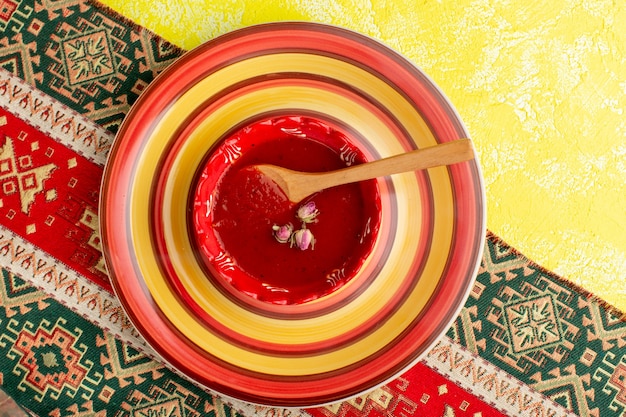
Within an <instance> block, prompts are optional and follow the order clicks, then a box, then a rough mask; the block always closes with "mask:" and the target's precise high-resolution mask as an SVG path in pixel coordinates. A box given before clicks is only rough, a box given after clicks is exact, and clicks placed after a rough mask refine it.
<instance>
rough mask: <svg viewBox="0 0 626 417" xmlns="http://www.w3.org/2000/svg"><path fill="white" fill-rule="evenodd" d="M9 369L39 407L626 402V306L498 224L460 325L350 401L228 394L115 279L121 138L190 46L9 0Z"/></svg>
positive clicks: (570, 408) (65, 0)
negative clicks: (109, 239)
mask: <svg viewBox="0 0 626 417" xmlns="http://www.w3.org/2000/svg"><path fill="white" fill-rule="evenodd" d="M0 29H1V30H2V34H1V35H0V66H1V67H2V68H3V69H2V70H0V267H1V268H2V269H1V278H2V280H1V284H2V285H0V384H1V386H2V389H3V390H4V391H5V392H6V393H8V394H9V395H10V396H11V397H12V398H13V399H15V401H16V402H17V403H18V404H20V405H21V406H22V407H24V408H26V409H28V410H30V411H32V412H33V413H34V414H35V415H39V416H55V417H57V416H58V417H61V416H63V417H64V416H81V417H87V416H98V417H100V416H187V417H191V416H205V415H206V416H224V415H228V416H230V415H245V416H264V417H277V416H295V415H303V416H307V415H312V416H326V417H333V416H365V415H368V416H379V415H380V416H382V415H387V416H390V415H391V416H412V415H415V416H437V417H439V416H446V417H451V416H472V417H479V416H483V417H484V416H499V415H520V416H598V417H605V416H616V417H617V416H624V415H626V316H625V315H624V314H622V313H621V312H619V311H618V310H616V309H613V308H612V307H611V306H609V305H607V304H606V303H604V302H603V301H602V300H600V299H598V298H595V297H594V296H593V295H591V294H588V293H587V292H585V291H584V290H582V289H580V288H577V287H576V286H574V285H572V284H571V283H569V282H567V281H565V280H563V279H561V278H560V277H558V276H556V275H554V274H553V273H551V272H549V271H547V270H545V269H544V268H542V267H541V266H539V265H536V264H535V263H533V262H532V261H530V260H529V259H527V258H525V257H524V256H523V255H522V254H520V253H519V252H517V251H516V250H515V249H514V248H512V247H510V246H508V245H507V244H506V243H505V242H503V241H502V240H501V239H500V238H499V237H498V236H495V235H493V234H491V233H490V234H488V237H487V240H486V242H485V251H484V256H483V260H482V264H481V268H480V270H479V274H478V279H477V282H476V284H475V286H474V288H473V290H472V292H471V295H470V297H469V299H468V301H467V303H466V305H465V306H464V308H463V310H462V312H461V314H460V315H459V317H458V318H457V320H456V321H455V323H454V324H453V326H452V327H451V328H450V329H449V330H448V332H447V335H446V337H444V338H443V339H442V340H441V342H440V343H439V344H438V345H437V346H436V347H434V348H433V349H432V350H431V352H430V353H429V354H428V355H427V357H426V358H424V360H423V361H422V362H421V363H419V364H418V365H416V366H415V367H414V368H413V369H411V370H410V371H408V372H407V373H406V374H405V375H403V376H402V377H400V378H398V379H397V380H395V381H393V382H391V383H389V384H387V385H385V386H383V387H380V388H379V389H377V390H375V391H374V392H372V393H370V394H368V395H365V396H362V397H359V398H356V399H353V400H350V401H346V402H343V403H340V404H334V405H330V406H327V407H320V408H315V409H308V410H277V409H271V408H264V407H257V406H253V405H249V404H244V403H240V402H237V401H228V400H226V399H224V398H220V397H218V396H216V395H213V394H212V393H209V392H207V391H206V390H203V389H201V388H199V387H197V386H196V385H194V384H193V383H192V382H191V381H188V380H187V379H185V378H184V377H183V376H181V375H178V374H177V373H176V372H175V371H173V370H171V369H169V368H168V367H167V366H166V365H164V364H163V363H161V362H160V361H159V360H158V358H156V355H155V354H154V352H153V351H152V350H151V349H150V348H149V347H147V346H146V345H145V343H144V342H143V341H142V339H141V337H140V336H139V335H138V334H137V333H136V332H135V330H134V329H133V327H132V325H131V323H130V322H129V321H128V319H127V318H126V316H125V314H124V312H123V311H122V309H121V307H120V305H119V303H118V302H117V300H116V298H115V296H114V295H113V294H112V293H111V287H110V285H109V283H108V281H107V276H106V270H105V268H104V265H103V260H102V255H101V247H100V240H99V235H98V213H97V207H98V194H99V187H100V180H101V177H102V170H103V165H104V163H105V161H106V156H107V152H108V149H109V148H110V146H111V143H112V140H113V138H114V133H115V131H116V130H117V128H118V126H119V124H120V122H121V121H122V119H123V118H124V115H125V114H126V113H127V112H128V110H129V108H130V106H131V105H132V103H133V102H134V101H135V100H136V98H137V97H138V95H139V94H140V93H141V91H142V90H143V89H144V88H145V87H146V86H147V85H148V84H149V83H150V81H151V80H152V79H153V78H154V77H155V76H156V75H157V74H158V73H159V72H160V71H161V70H162V69H163V68H166V67H167V66H168V65H169V64H170V63H171V62H172V61H173V60H175V59H176V57H178V56H180V55H181V54H182V53H183V52H184V51H182V50H180V49H178V48H176V47H174V46H172V45H171V44H169V43H167V42H165V41H164V40H162V39H160V38H158V37H156V36H155V35H153V34H152V33H150V32H148V31H146V30H145V29H143V28H141V27H139V26H137V25H135V24H133V23H132V22H129V21H128V20H126V19H125V18H122V17H120V16H119V15H117V14H116V13H114V12H112V11H110V10H108V9H106V8H104V7H102V6H100V5H98V4H97V3H92V2H87V1H84V0H59V1H54V2H44V1H22V2H15V1H12V0H2V1H0Z"/></svg>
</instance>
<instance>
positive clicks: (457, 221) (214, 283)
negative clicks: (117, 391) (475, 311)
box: [101, 23, 485, 407]
mask: <svg viewBox="0 0 626 417" xmlns="http://www.w3.org/2000/svg"><path fill="white" fill-rule="evenodd" d="M285 118H292V119H291V120H292V121H295V122H294V123H296V124H297V123H299V122H298V121H301V120H308V121H310V120H314V121H321V122H324V123H329V124H331V125H332V126H334V128H335V129H336V130H338V131H340V132H341V133H342V137H345V141H346V146H348V145H349V146H350V147H352V148H353V149H354V150H355V151H356V152H358V153H359V154H360V155H361V156H362V158H364V159H365V160H372V159H377V158H381V157H386V156H391V155H394V154H397V153H401V152H405V151H408V150H411V149H415V148H420V147H426V146H431V145H434V144H437V143H442V142H448V141H452V140H456V139H458V138H462V137H467V132H466V130H465V129H464V127H463V125H462V123H461V121H460V120H459V117H458V115H457V114H456V112H455V111H454V109H453V108H452V106H451V105H450V103H449V102H448V101H447V100H446V98H445V97H444V96H443V94H442V93H441V91H440V90H439V89H438V88H437V87H436V86H435V85H434V84H433V82H432V81H430V80H429V79H428V78H427V77H426V76H425V75H424V74H423V73H422V72H421V71H420V70H419V69H418V68H416V67H415V66H414V65H413V64H411V63H410V62H409V61H407V60H406V59H405V58H403V57H402V56H400V55H398V54H397V53H395V52H393V51H392V50H390V49H389V48H387V47H385V46H384V45H382V44H380V43H378V42H376V41H374V40H372V39H370V38H368V37H365V36H362V35H359V34H357V33H354V32H350V31H347V30H343V29H340V28H336V27H330V26H326V25H320V24H313V23H276V24H266V25H259V26H254V27H250V28H246V29H242V30H238V31H235V32H232V33H229V34H227V35H224V36H222V37H219V38H217V39H215V40H213V41H211V42H208V43H206V44H204V45H202V46H201V47H199V48H197V49H195V50H193V51H191V52H189V53H188V54H186V55H185V56H183V57H182V58H181V59H180V60H178V61H177V62H176V63H175V64H173V65H172V66H171V67H170V68H168V69H167V70H166V71H164V72H163V73H162V74H161V75H160V76H159V77H158V78H157V79H156V80H155V81H154V82H153V83H152V84H151V85H150V86H149V87H148V88H147V89H146V91H145V92H144V94H142V96H141V97H140V99H139V100H138V102H137V103H136V104H135V106H134V107H133V109H132V111H131V112H130V113H129V115H128V117H127V118H126V120H125V121H124V124H123V125H122V127H121V129H120V132H119V134H118V138H117V139H116V141H115V144H114V147H113V149H112V151H111V154H110V157H109V161H108V163H107V166H106V170H105V176H104V182H103V188H102V200H101V201H102V203H101V220H102V225H101V229H102V230H101V231H102V237H103V243H104V248H105V259H106V262H107V266H108V268H109V272H110V275H111V279H112V282H113V286H114V288H115V290H116V293H117V295H118V296H119V298H120V300H121V302H122V305H123V306H124V308H125V310H126V312H127V313H128V315H129V317H130V319H131V320H132V321H133V323H134V324H135V325H136V327H137V329H138V330H139V332H140V333H141V334H142V335H143V337H145V339H146V340H147V342H148V343H149V344H150V345H151V346H152V347H153V348H154V349H155V350H156V351H157V352H158V353H159V354H160V355H161V356H162V357H163V359H165V360H166V361H167V362H169V363H170V364H171V365H173V366H175V367H176V368H177V369H179V370H180V371H181V372H182V373H184V374H185V375H187V376H188V377H190V378H192V379H193V380H195V381H197V382H199V383H200V384H203V385H205V386H207V387H209V388H211V389H213V390H215V391H217V392H219V393H221V394H223V395H226V396H230V397H233V398H236V399H240V400H244V401H248V402H252V403H258V404H264V405H272V406H298V407H303V406H312V405H319V404H324V403H330V402H334V401H339V400H342V399H345V398H347V397H352V396H355V395H358V394H361V393H363V392H365V391H368V390H371V389H373V388H375V387H377V386H379V385H380V384H383V383H385V382H387V381H389V380H390V379H392V378H394V377H396V376H398V375H399V374H400V373H401V372H403V371H404V370H406V369H407V368H408V367H410V366H412V365H413V364H414V363H415V362H416V361H418V360H419V359H420V358H421V357H422V356H423V355H424V354H425V353H426V352H427V351H428V349H429V347H430V346H432V345H433V344H434V343H435V342H436V341H437V339H438V338H439V337H440V336H441V335H442V334H443V333H444V332H445V331H446V330H447V329H448V327H449V326H450V324H451V322H452V321H453V320H454V318H455V317H456V315H457V314H458V312H459V310H460V308H461V307H462V305H463V303H464V301H465V299H466V297H467V295H468V292H469V290H470V288H471V286H472V283H473V281H474V279H475V274H476V270H477V268H478V265H479V262H480V259H481V251H482V247H483V243H484V238H485V206H484V201H485V200H484V191H483V185H482V180H481V175H480V171H479V167H478V163H477V161H476V160H472V161H468V162H463V163H460V164H455V165H452V166H449V167H440V168H434V169H430V170H428V171H423V172H415V173H406V174H401V175H394V176H392V177H390V178H382V179H378V180H376V181H377V182H376V187H377V190H378V192H379V201H378V204H379V207H380V213H379V215H380V218H379V219H377V220H376V222H377V223H376V224H377V226H378V229H377V232H376V235H375V241H374V244H373V247H372V248H371V251H370V252H369V255H368V256H367V258H366V259H365V260H364V263H363V265H361V266H360V268H359V269H358V271H357V272H356V273H355V274H354V276H353V277H352V278H351V279H349V280H346V282H344V283H343V285H342V286H341V287H340V288H338V289H336V290H333V291H320V293H319V296H318V297H312V298H311V299H310V301H301V302H293V303H284V304H281V303H272V302H266V301H265V300H260V299H256V298H254V297H249V296H247V294H244V293H240V292H239V290H238V287H237V286H232V287H230V288H229V286H228V284H227V283H224V282H222V281H220V280H219V279H216V277H215V276H211V274H210V273H208V272H207V268H206V265H205V262H204V261H203V257H202V256H199V254H198V245H197V241H196V237H195V236H194V231H193V230H194V220H193V213H194V210H197V208H194V203H193V202H194V198H195V196H196V190H197V184H198V177H199V175H200V172H202V170H203V169H204V167H205V164H206V161H207V158H209V155H213V156H215V155H217V153H216V152H221V154H219V155H222V156H223V157H224V163H229V162H228V161H231V162H232V160H236V159H237V158H238V157H239V156H240V155H241V152H245V149H246V147H245V143H244V142H241V143H239V142H238V140H244V139H237V137H234V136H233V133H234V132H237V131H239V130H241V129H244V130H245V129H246V126H251V125H253V124H254V123H256V122H259V121H262V120H270V121H271V120H274V121H276V120H283V121H284V120H285ZM302 123H305V122H302ZM307 123H308V122H307ZM296 127H298V126H296ZM225 141H230V142H228V143H227V144H225ZM207 193H208V195H209V197H208V199H207V201H208V200H209V199H210V198H211V190H210V189H209V190H208V191H207ZM213 255H215V254H213ZM213 255H211V253H208V255H207V254H204V256H208V257H209V258H210V257H211V256H213ZM217 255H219V256H222V257H223V258H220V259H223V260H224V262H223V265H226V267H228V265H229V264H228V262H229V261H232V260H231V259H229V254H228V253H221V254H217ZM213 261H215V259H213ZM218 263H219V262H218ZM218 272H219V271H218ZM330 281H332V280H330Z"/></svg>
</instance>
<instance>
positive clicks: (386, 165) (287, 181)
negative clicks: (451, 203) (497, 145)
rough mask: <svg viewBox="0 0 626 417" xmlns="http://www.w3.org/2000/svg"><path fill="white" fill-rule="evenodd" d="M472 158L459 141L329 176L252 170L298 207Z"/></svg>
mask: <svg viewBox="0 0 626 417" xmlns="http://www.w3.org/2000/svg"><path fill="white" fill-rule="evenodd" d="M473 158H474V149H473V147H472V142H471V141H470V140H469V139H459V140H454V141H451V142H445V143H442V144H438V145H434V146H430V147H427V148H421V149H416V150H414V151H411V152H407V153H403V154H399V155H395V156H390V157H388V158H384V159H379V160H377V161H372V162H366V163H364V164H359V165H354V166H351V167H348V168H342V169H338V170H335V171H329V172H319V173H318V172H299V171H293V170H290V169H286V168H282V167H278V166H275V165H256V166H255V167H254V168H256V169H257V170H258V171H260V172H261V173H262V174H263V175H265V176H267V177H268V178H270V179H271V180H272V181H274V183H276V185H277V186H278V187H279V188H280V189H281V190H282V191H283V192H284V193H285V195H286V196H287V198H288V199H289V201H291V202H293V203H298V202H300V201H301V200H303V199H304V198H306V197H308V196H309V195H311V194H313V193H316V192H318V191H322V190H325V189H326V188H331V187H335V186H337V185H342V184H349V183H353V182H358V181H364V180H369V179H372V178H377V177H384V176H387V175H392V174H399V173H401V172H408V171H416V170H420V169H426V168H432V167H437V166H443V165H450V164H454V163H457V162H463V161H467V160H469V159H473Z"/></svg>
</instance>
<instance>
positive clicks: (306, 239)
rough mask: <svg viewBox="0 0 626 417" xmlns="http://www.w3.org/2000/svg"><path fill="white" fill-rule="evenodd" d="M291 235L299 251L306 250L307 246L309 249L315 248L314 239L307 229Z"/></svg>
mask: <svg viewBox="0 0 626 417" xmlns="http://www.w3.org/2000/svg"><path fill="white" fill-rule="evenodd" d="M293 235H294V241H295V244H296V246H297V247H298V248H300V250H307V249H308V248H309V246H311V249H313V248H314V247H315V238H314V237H313V233H311V231H310V230H309V229H300V230H297V231H296V232H295V233H294V234H293Z"/></svg>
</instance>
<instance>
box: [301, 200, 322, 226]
mask: <svg viewBox="0 0 626 417" xmlns="http://www.w3.org/2000/svg"><path fill="white" fill-rule="evenodd" d="M318 214H320V212H319V211H318V210H317V207H316V206H315V202H314V201H309V202H308V203H306V204H303V205H302V206H300V208H299V209H298V212H297V216H298V218H299V219H300V220H302V221H303V222H304V223H313V222H314V221H316V220H315V218H316V217H317V215H318Z"/></svg>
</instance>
